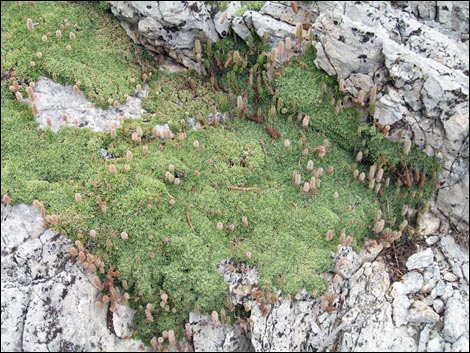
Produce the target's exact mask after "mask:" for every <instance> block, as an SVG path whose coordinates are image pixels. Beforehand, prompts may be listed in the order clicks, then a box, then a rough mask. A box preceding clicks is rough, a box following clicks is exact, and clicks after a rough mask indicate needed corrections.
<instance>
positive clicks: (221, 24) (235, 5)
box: [214, 1, 241, 38]
mask: <svg viewBox="0 0 470 353" xmlns="http://www.w3.org/2000/svg"><path fill="white" fill-rule="evenodd" d="M240 7H241V2H240V1H231V2H229V4H228V5H227V9H226V10H225V11H219V12H217V13H216V14H215V16H214V25H215V29H216V30H217V32H218V33H219V35H220V36H221V37H222V38H224V37H226V36H227V34H228V33H229V30H230V26H232V28H233V29H234V31H235V28H234V25H233V19H234V17H235V13H236V12H237V10H238V9H239V8H240ZM223 18H225V20H223V21H222V19H223ZM235 33H237V34H238V32H237V31H235ZM240 37H241V36H240Z"/></svg>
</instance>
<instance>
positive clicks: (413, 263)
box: [406, 248, 434, 271]
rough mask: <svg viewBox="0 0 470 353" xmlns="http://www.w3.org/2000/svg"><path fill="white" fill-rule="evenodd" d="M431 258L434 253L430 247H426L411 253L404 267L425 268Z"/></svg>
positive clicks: (432, 258)
mask: <svg viewBox="0 0 470 353" xmlns="http://www.w3.org/2000/svg"><path fill="white" fill-rule="evenodd" d="M433 260H434V254H433V253H432V250H431V248H427V249H426V250H423V251H420V252H417V253H416V254H413V255H411V256H410V257H409V258H408V260H407V261H406V268H407V269H408V271H411V270H415V269H422V268H426V267H428V266H430V265H431V264H432V263H433Z"/></svg>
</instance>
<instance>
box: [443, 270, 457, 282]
mask: <svg viewBox="0 0 470 353" xmlns="http://www.w3.org/2000/svg"><path fill="white" fill-rule="evenodd" d="M458 279H459V278H458V277H457V276H456V275H454V274H453V273H452V272H446V273H445V274H444V280H446V281H447V282H455V281H457V280H458Z"/></svg>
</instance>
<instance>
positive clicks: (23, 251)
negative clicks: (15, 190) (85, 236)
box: [1, 205, 145, 352]
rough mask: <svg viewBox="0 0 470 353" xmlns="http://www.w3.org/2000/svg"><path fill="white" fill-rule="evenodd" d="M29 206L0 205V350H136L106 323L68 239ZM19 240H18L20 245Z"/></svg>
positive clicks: (134, 343)
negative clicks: (12, 247) (47, 226)
mask: <svg viewBox="0 0 470 353" xmlns="http://www.w3.org/2000/svg"><path fill="white" fill-rule="evenodd" d="M43 222H44V221H43V220H42V218H41V216H40V214H39V213H38V212H37V210H36V209H35V208H34V207H32V206H26V205H17V206H13V207H10V206H4V205H2V249H8V246H7V245H9V244H10V243H9V244H6V243H5V244H4V240H9V239H13V238H14V237H15V235H16V234H18V232H19V233H20V234H21V233H22V232H25V234H26V236H23V235H21V237H19V238H18V239H17V243H16V244H17V245H16V251H13V252H11V253H8V251H5V252H2V258H1V260H2V276H1V278H2V283H1V292H2V295H1V298H2V304H1V311H2V315H1V316H2V320H1V321H2V322H1V326H2V340H1V348H2V351H29V352H37V351H51V352H60V351H135V350H144V349H145V348H144V346H143V344H142V343H141V342H139V341H134V340H125V341H123V340H120V339H118V338H117V337H116V336H115V335H114V334H112V333H111V332H110V331H109V330H108V328H107V327H106V315H107V307H106V306H103V307H101V308H99V307H97V306H96V304H95V301H96V298H97V295H98V294H99V291H98V289H97V288H95V287H94V286H93V285H92V284H91V283H92V278H91V276H90V275H89V274H85V273H83V272H82V270H81V269H80V268H79V267H78V266H77V265H75V264H73V263H72V262H70V259H69V257H70V256H69V255H68V248H69V247H70V246H71V242H70V240H67V239H65V238H63V237H62V236H60V235H59V234H57V233H56V232H54V231H52V230H51V229H47V230H46V231H44V230H43ZM20 242H21V243H20Z"/></svg>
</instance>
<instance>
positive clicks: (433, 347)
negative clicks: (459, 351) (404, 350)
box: [426, 335, 444, 352]
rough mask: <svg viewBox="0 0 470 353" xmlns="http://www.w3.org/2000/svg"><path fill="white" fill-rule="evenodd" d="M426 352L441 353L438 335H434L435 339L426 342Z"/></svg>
mask: <svg viewBox="0 0 470 353" xmlns="http://www.w3.org/2000/svg"><path fill="white" fill-rule="evenodd" d="M426 351H427V352H443V351H444V350H443V348H442V344H441V339H440V337H439V335H436V336H435V337H433V338H431V339H430V340H429V341H428V346H427V349H426Z"/></svg>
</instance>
